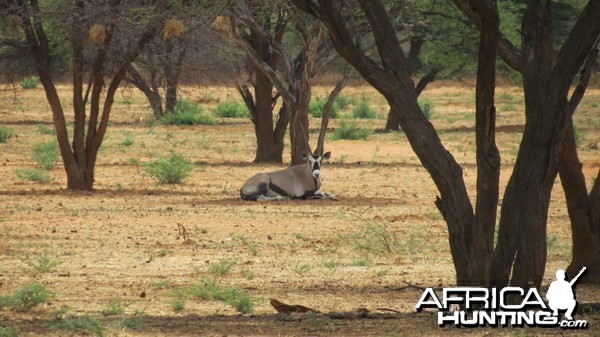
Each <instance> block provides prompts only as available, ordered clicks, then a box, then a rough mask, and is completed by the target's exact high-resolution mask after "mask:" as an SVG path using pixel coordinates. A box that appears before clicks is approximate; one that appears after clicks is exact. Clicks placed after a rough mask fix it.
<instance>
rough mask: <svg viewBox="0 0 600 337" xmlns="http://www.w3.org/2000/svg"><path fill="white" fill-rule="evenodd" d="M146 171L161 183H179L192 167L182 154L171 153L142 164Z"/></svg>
mask: <svg viewBox="0 0 600 337" xmlns="http://www.w3.org/2000/svg"><path fill="white" fill-rule="evenodd" d="M144 166H145V167H146V172H147V173H148V174H149V175H150V176H151V177H153V178H155V179H157V180H158V181H159V182H161V183H163V184H179V183H181V182H183V180H184V179H186V178H187V177H188V176H189V175H190V172H192V170H193V169H194V165H192V164H191V163H190V162H189V161H188V160H187V159H185V158H184V157H183V156H182V155H180V154H176V153H172V154H171V155H170V156H169V157H167V158H159V159H157V160H156V161H154V162H152V163H148V164H145V165H144Z"/></svg>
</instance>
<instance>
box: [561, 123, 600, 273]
mask: <svg viewBox="0 0 600 337" xmlns="http://www.w3.org/2000/svg"><path fill="white" fill-rule="evenodd" d="M581 166H582V165H581V163H580V162H579V157H578V155H577V146H576V143H575V138H574V130H573V124H572V121H571V122H570V123H569V127H568V129H567V134H566V136H565V141H564V143H563V150H562V154H561V160H560V166H559V173H560V181H561V183H562V186H563V189H564V191H565V197H566V199H567V210H568V212H569V219H570V220H571V230H572V253H573V257H572V259H571V263H570V264H569V267H568V268H567V273H568V274H569V276H570V277H573V276H575V275H576V274H577V273H578V272H579V270H581V267H587V269H588V271H587V272H586V273H585V274H584V278H583V279H582V281H583V282H585V283H596V284H598V283H600V171H599V172H598V177H597V178H596V180H595V183H594V185H593V187H592V190H591V192H590V194H589V195H588V192H587V187H586V184H585V176H584V175H583V172H582V170H581Z"/></svg>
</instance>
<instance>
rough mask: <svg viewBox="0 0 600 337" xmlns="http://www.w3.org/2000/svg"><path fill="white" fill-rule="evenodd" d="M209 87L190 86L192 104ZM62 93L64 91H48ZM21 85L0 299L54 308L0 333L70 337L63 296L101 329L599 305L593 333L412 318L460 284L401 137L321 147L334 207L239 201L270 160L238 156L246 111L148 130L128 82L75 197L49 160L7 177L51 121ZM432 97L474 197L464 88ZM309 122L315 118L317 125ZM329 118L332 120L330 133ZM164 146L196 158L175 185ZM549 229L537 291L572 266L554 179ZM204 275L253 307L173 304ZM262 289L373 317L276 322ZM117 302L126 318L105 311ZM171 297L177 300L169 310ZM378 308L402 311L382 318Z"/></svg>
mask: <svg viewBox="0 0 600 337" xmlns="http://www.w3.org/2000/svg"><path fill="white" fill-rule="evenodd" d="M326 89H327V88H322V89H321V90H323V91H324V92H325V91H326ZM207 90H208V89H203V90H194V89H190V90H189V92H190V94H191V95H192V98H194V97H202V95H206V91H207ZM211 90H213V91H214V93H212V94H213V95H215V96H217V97H219V98H220V99H221V100H222V101H224V100H226V99H228V97H230V98H231V99H237V98H236V97H234V96H232V95H234V94H235V92H234V91H233V90H229V91H228V90H224V89H216V88H215V89H211ZM67 91H68V88H66V87H63V88H61V94H66V93H67ZM363 92H366V93H367V96H368V97H370V98H371V103H372V105H373V106H374V107H375V108H376V109H377V110H378V111H379V114H380V118H379V119H377V120H371V121H362V122H361V124H362V125H363V126H364V127H369V128H373V129H377V128H382V127H383V125H384V124H385V119H384V117H385V113H386V112H387V109H386V107H385V105H384V103H385V102H384V101H383V100H382V99H381V97H379V96H378V95H376V94H375V93H373V92H372V91H371V90H370V89H367V88H360V87H359V88H348V90H346V91H345V92H344V94H345V95H348V96H356V97H360V96H361V95H362V93H363ZM19 95H20V96H19V98H20V102H21V104H20V105H19V106H17V108H10V109H8V108H6V109H4V110H2V111H3V112H0V124H7V125H10V127H11V128H12V129H13V130H14V132H15V133H16V134H17V136H16V137H13V138H11V139H10V140H9V142H8V143H6V144H0V296H2V295H6V294H11V293H12V292H14V290H15V289H17V288H18V287H20V286H23V285H25V284H30V283H33V282H37V283H41V284H43V285H44V286H46V287H47V288H48V289H49V290H50V291H51V292H52V293H53V294H54V298H53V299H52V300H51V302H50V303H47V304H43V305H40V306H38V307H36V308H34V309H32V310H31V311H27V312H24V313H23V312H21V313H19V312H12V311H6V310H4V311H0V326H13V327H16V328H18V329H19V330H20V331H21V335H24V336H37V335H54V336H63V335H69V334H71V335H80V334H82V333H81V332H69V331H65V330H56V329H53V328H51V327H50V326H49V324H50V322H51V321H52V316H53V315H54V316H56V315H57V311H59V309H60V308H61V307H64V306H66V307H68V308H69V309H68V312H67V315H74V316H76V317H93V318H94V319H97V320H98V321H99V322H100V323H101V324H102V325H103V326H104V327H105V330H104V333H105V334H106V335H110V336H113V335H114V336H129V335H131V336H166V335H169V336H189V335H273V336H276V335H280V336H287V335H338V336H372V335H380V336H411V335H429V336H446V335H463V334H468V335H473V336H488V335H507V336H529V335H562V334H567V335H572V334H580V335H589V336H594V335H598V334H599V333H600V330H599V329H600V322H599V321H598V315H597V314H593V313H590V314H585V315H583V314H580V315H581V316H578V318H585V319H587V320H588V321H589V322H591V324H590V329H587V330H584V331H578V332H577V331H576V332H571V331H564V330H560V329H524V330H523V329H520V328H514V329H510V328H504V329H457V328H453V327H446V328H438V327H437V324H436V317H435V316H433V315H432V314H431V313H421V314H416V313H414V307H415V304H416V301H417V300H418V298H419V296H420V295H421V289H420V288H419V287H436V288H437V287H443V286H448V285H453V284H454V283H455V279H454V269H453V265H452V260H451V257H450V254H449V248H448V240H447V229H446V226H445V223H444V221H443V219H442V217H441V216H440V214H439V212H438V211H437V210H436V208H435V206H434V204H433V201H434V200H435V197H436V196H437V193H436V190H435V187H434V186H433V183H432V182H431V179H430V177H429V175H428V174H427V172H426V171H425V170H424V169H423V168H422V167H421V166H420V165H419V163H418V160H417V158H416V156H415V155H414V153H412V151H411V149H410V146H409V145H408V143H407V142H406V139H405V137H404V135H403V134H402V133H393V134H381V133H376V134H374V135H373V136H371V137H370V138H369V139H368V140H366V141H348V140H344V141H332V140H328V141H327V144H326V147H327V149H328V150H331V151H332V152H333V157H332V160H331V161H332V162H331V163H330V164H329V165H328V166H325V167H324V172H323V175H324V176H323V185H324V190H325V191H327V192H330V193H333V194H336V195H338V196H339V197H340V201H338V202H335V201H315V200H313V201H283V202H274V203H260V202H259V203H253V202H244V201H241V200H240V199H239V198H238V191H239V187H240V186H241V184H242V183H243V182H244V180H245V179H247V178H248V177H250V176H252V175H253V174H254V173H256V172H259V171H269V170H275V169H279V168H280V167H281V166H277V165H253V164H251V161H252V159H253V151H254V138H253V130H252V127H251V123H250V122H249V121H247V120H245V119H235V120H219V123H218V124H217V125H215V126H197V127H163V126H158V125H154V126H153V125H149V124H148V120H149V111H148V109H147V107H146V106H147V104H146V103H145V102H144V100H143V99H142V97H141V96H138V95H137V94H134V93H132V92H129V91H124V92H123V93H122V98H121V99H117V101H116V104H115V111H114V114H113V122H112V125H111V126H110V127H109V134H108V136H107V139H106V141H105V144H104V145H103V147H102V149H101V152H100V155H99V162H98V166H97V168H96V188H97V190H96V191H94V192H72V191H67V190H64V187H65V186H66V182H65V177H64V172H63V171H62V168H61V167H60V165H58V166H57V167H56V168H55V169H53V170H52V171H50V174H51V175H52V176H53V178H54V179H55V180H54V182H51V183H47V184H37V183H33V182H24V181H21V180H19V179H18V178H17V177H16V175H15V173H14V171H15V170H16V169H18V168H34V167H36V164H35V163H34V162H33V161H32V160H31V147H32V145H33V144H34V143H36V142H40V141H48V140H50V139H52V137H53V136H52V135H47V134H43V133H42V132H40V128H39V127H38V125H39V124H40V123H46V124H47V123H49V122H50V120H51V116H50V114H49V112H48V109H47V107H46V106H47V105H46V103H45V102H44V97H43V93H42V91H41V90H37V91H19ZM427 95H428V96H427V97H428V98H429V99H431V100H433V101H434V102H435V103H436V105H435V108H434V113H433V117H432V123H433V124H434V126H435V127H436V128H437V129H438V130H439V131H440V137H441V138H442V140H443V141H444V144H445V145H446V146H447V147H448V149H449V150H450V151H451V152H452V153H453V154H454V156H455V157H456V158H457V160H458V161H459V162H460V163H461V164H462V165H463V168H464V175H465V180H466V182H467V185H468V186H467V187H468V188H469V190H470V191H471V195H472V198H473V196H474V195H473V190H474V185H475V178H476V176H475V158H474V134H473V124H474V121H473V113H472V109H473V108H472V106H473V103H474V98H473V97H474V96H473V92H472V91H471V89H469V88H460V87H449V88H446V87H443V86H441V87H437V88H432V89H431V90H430V91H429V92H428V93H427ZM65 97H67V96H65ZM498 97H499V102H498V111H499V112H498V116H499V129H500V131H502V132H500V133H499V134H498V143H499V147H500V149H501V153H502V162H503V170H502V174H501V181H502V182H501V186H502V188H503V187H504V186H505V184H506V181H507V180H508V177H509V175H510V172H511V169H512V163H514V158H515V156H516V151H517V149H518V143H519V140H520V132H521V127H520V125H522V122H523V117H522V96H520V94H519V90H518V89H517V88H503V89H500V90H499V96H498ZM63 101H68V99H63ZM598 101H600V91H599V90H592V91H591V92H590V94H589V95H588V96H586V98H585V100H584V102H583V103H582V106H581V108H580V109H579V111H578V112H577V113H576V121H575V123H576V125H577V127H578V130H579V131H578V132H579V133H578V137H579V141H580V144H581V153H580V155H581V159H582V162H583V164H584V171H585V172H586V174H587V175H586V177H587V178H588V183H589V184H590V185H591V179H592V177H593V173H596V172H597V171H598V167H600V151H599V150H598V147H597V146H596V147H595V146H594V144H596V143H598V142H600V131H598V130H600V118H599V116H600V113H599V112H600V111H599V107H598V106H597V102H598ZM66 110H67V111H68V108H67V109H66ZM344 114H346V115H348V114H350V112H348V111H345V112H342V115H344ZM32 121H34V122H32ZM317 122H318V121H317V120H312V123H313V126H314V125H316V123H317ZM338 122H339V120H334V121H333V122H332V128H333V129H335V127H337V123H338ZM313 136H314V133H313ZM172 150H173V151H175V152H178V153H181V154H183V155H185V156H186V157H187V158H188V159H189V160H190V161H191V162H193V163H195V170H194V172H193V173H192V174H191V176H190V177H189V178H188V179H187V180H186V181H185V183H184V184H182V185H175V186H170V185H160V184H157V183H156V182H155V181H154V180H153V179H152V178H151V177H150V176H148V175H147V174H146V173H145V170H144V166H143V164H144V163H147V162H150V161H152V160H154V159H155V158H158V157H161V156H166V155H167V154H168V153H169V151H172ZM548 232H549V233H548V252H549V256H548V264H547V268H546V276H545V278H544V285H548V284H549V283H550V282H551V281H552V280H553V279H554V272H555V270H556V269H557V268H564V267H566V266H567V264H568V262H569V260H570V250H569V249H570V248H569V247H570V240H571V237H570V229H569V221H568V216H567V213H566V207H565V202H564V196H563V195H562V191H561V188H560V183H559V182H558V181H557V183H556V186H555V190H554V192H553V200H552V204H551V207H550V212H549V222H548ZM229 263H230V264H231V267H230V270H228V271H227V272H225V273H222V274H221V273H219V272H217V271H216V267H215V266H219V265H221V264H229ZM45 266H46V267H48V266H50V267H49V268H44V267H45ZM202 279H210V280H214V281H215V282H216V284H218V285H219V286H221V287H237V288H239V289H243V290H244V291H246V292H247V293H248V294H249V295H250V297H251V298H252V302H253V304H254V308H253V310H252V314H244V315H241V314H239V313H238V312H237V311H236V309H235V308H234V307H232V306H231V305H228V304H226V303H223V302H222V301H218V300H204V299H200V298H183V299H182V298H177V297H176V296H174V292H175V291H177V290H180V289H182V288H185V287H188V286H190V285H195V284H198V283H199V282H200V281H201V280H202ZM407 285H411V286H410V287H408V286H407ZM577 296H578V300H579V301H580V302H581V303H596V302H600V290H599V289H598V288H597V287H592V286H585V285H581V286H578V287H577ZM270 298H276V299H278V300H280V301H283V302H285V303H293V304H301V305H305V306H308V307H311V308H315V309H317V310H319V311H321V312H324V313H331V312H345V313H351V312H355V311H356V310H357V309H359V308H366V309H368V310H370V311H371V312H373V313H376V315H375V318H369V319H365V318H363V319H330V318H326V317H323V316H321V315H315V314H294V315H292V316H285V315H276V314H275V310H274V309H273V308H272V307H271V306H270V304H269V299H270ZM114 301H118V303H119V305H120V306H121V307H122V309H123V313H122V314H118V315H115V316H112V315H106V314H103V312H105V313H106V311H107V308H109V307H110V305H111V303H114ZM176 301H180V302H181V305H182V306H183V308H181V309H180V310H179V309H176V303H174V302H176ZM377 308H389V309H394V310H397V311H399V312H400V313H399V314H390V313H387V314H386V316H382V315H383V313H382V312H378V311H377ZM131 319H137V320H135V322H137V324H133V323H132V324H131V325H126V327H125V328H124V327H123V325H122V323H123V320H131Z"/></svg>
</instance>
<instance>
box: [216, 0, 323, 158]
mask: <svg viewBox="0 0 600 337" xmlns="http://www.w3.org/2000/svg"><path fill="white" fill-rule="evenodd" d="M273 13H275V14H273ZM272 16H273V17H275V16H276V19H275V21H274V22H273V21H272V20H273V19H272V18H271V17H272ZM227 21H228V22H227V24H226V25H221V28H220V31H221V33H222V34H223V35H224V36H225V37H226V38H227V39H228V40H230V41H231V42H232V43H233V44H235V45H236V46H238V47H239V48H240V49H242V50H243V51H244V53H245V54H246V55H247V57H248V61H249V63H250V65H251V66H250V69H251V71H250V74H251V75H253V76H252V77H253V78H252V79H251V81H250V82H251V83H252V84H253V86H254V98H253V95H252V92H251V91H250V90H249V89H248V88H247V86H244V85H239V86H238V90H239V92H240V94H241V95H242V97H243V98H244V101H245V102H246V105H247V106H248V109H249V110H250V112H251V115H252V121H253V122H254V124H255V130H256V135H257V145H258V146H257V155H256V159H255V161H257V162H258V161H275V162H281V161H282V154H281V153H282V151H283V137H284V136H285V131H286V128H287V125H288V124H289V125H290V144H291V150H290V152H291V164H292V165H296V164H299V163H302V162H304V161H303V160H302V156H301V155H300V154H301V153H302V152H308V151H309V148H308V144H307V142H306V134H307V132H308V104H309V102H310V98H311V87H312V85H311V79H312V78H313V77H314V75H315V74H316V72H317V69H318V68H319V67H320V66H322V65H323V64H324V63H326V62H327V61H329V60H330V57H329V55H328V54H329V49H330V48H329V44H328V43H324V34H325V30H324V27H322V26H320V25H318V24H309V23H307V18H303V17H302V16H301V15H300V13H298V12H296V11H295V8H294V7H293V6H289V4H288V3H287V2H277V3H273V4H268V5H266V6H265V5H264V4H263V3H262V2H258V1H251V0H247V1H243V2H242V1H240V2H237V3H235V4H234V5H232V6H231V8H230V12H229V16H228V20H227ZM289 26H291V27H293V28H294V30H293V31H294V33H295V34H297V39H298V40H299V41H297V40H296V43H295V45H293V46H290V45H289V43H288V45H286V41H285V39H284V34H285V33H286V32H287V31H286V30H288V29H290V27H289ZM298 44H299V45H298ZM298 49H299V51H298ZM273 87H274V88H275V89H276V90H277V93H276V94H273V92H272V91H273ZM279 96H281V98H282V101H283V104H282V108H281V110H280V111H279V117H278V120H277V123H276V125H275V129H273V108H274V106H275V102H276V99H277V98H278V97H279ZM263 151H264V152H263Z"/></svg>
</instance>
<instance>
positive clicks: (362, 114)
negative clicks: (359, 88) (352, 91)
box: [352, 94, 377, 119]
mask: <svg viewBox="0 0 600 337" xmlns="http://www.w3.org/2000/svg"><path fill="white" fill-rule="evenodd" d="M352 116H353V117H354V118H361V119H375V118H377V112H376V111H375V110H374V109H373V108H372V107H371V104H370V103H369V100H368V99H367V97H366V96H365V94H363V95H362V97H361V99H360V100H359V101H358V102H357V103H356V105H355V106H354V109H353V110H352Z"/></svg>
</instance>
